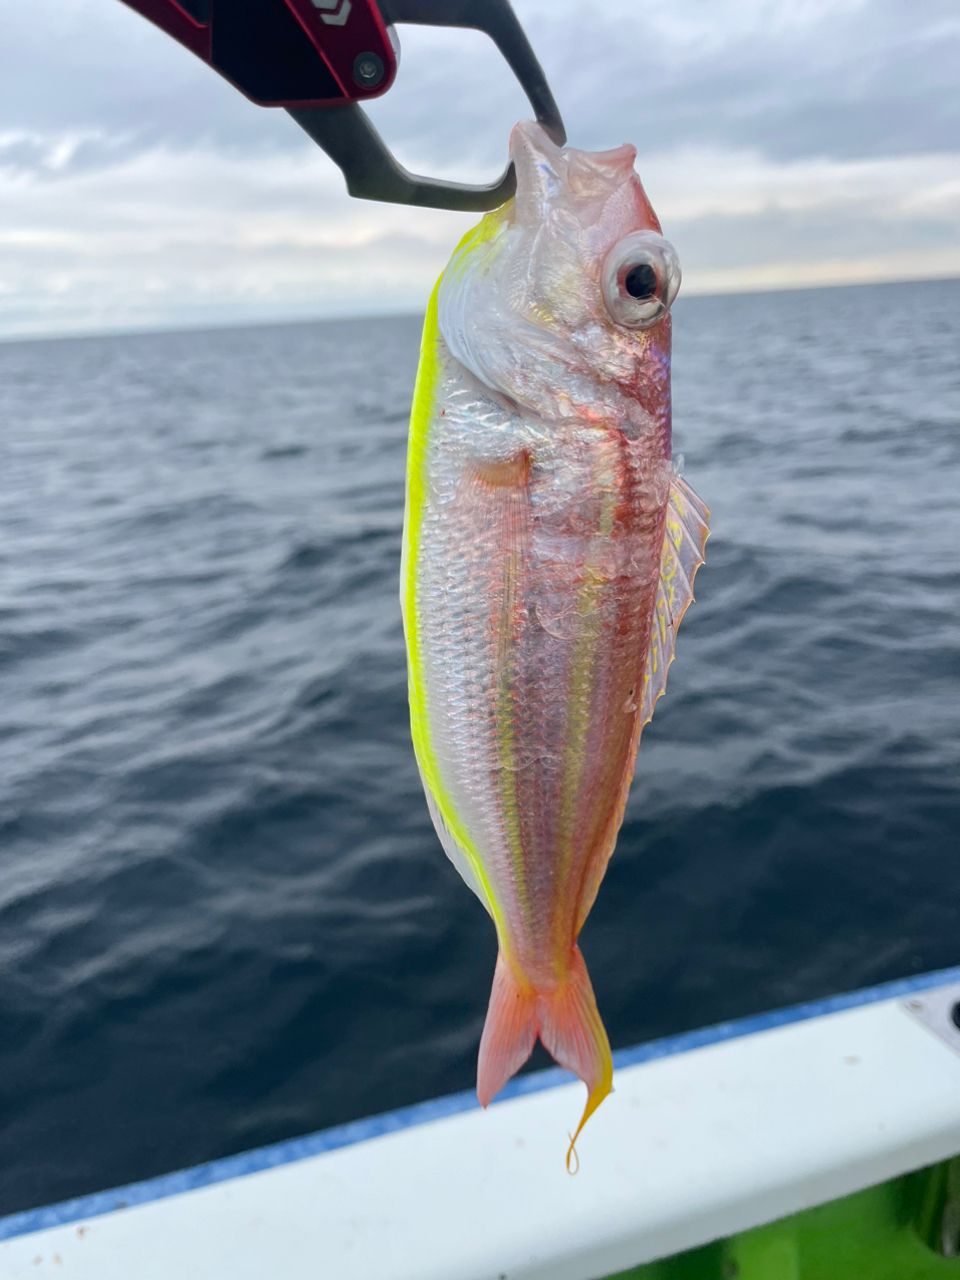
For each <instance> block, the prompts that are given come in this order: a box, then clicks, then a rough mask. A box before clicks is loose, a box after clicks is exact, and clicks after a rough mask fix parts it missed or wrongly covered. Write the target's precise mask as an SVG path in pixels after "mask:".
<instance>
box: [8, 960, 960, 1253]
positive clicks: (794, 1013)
mask: <svg viewBox="0 0 960 1280" xmlns="http://www.w3.org/2000/svg"><path fill="white" fill-rule="evenodd" d="M951 982H960V965H958V966H957V967H956V968H953V969H940V970H938V971H937V972H935V973H924V974H920V975H918V976H915V977H911V978H900V979H897V980H896V981H894V982H885V983H883V984H882V985H881V986H877V987H868V988H866V989H865V990H863V991H854V992H851V993H850V994H848V995H840V996H831V997H829V998H828V999H826V1000H812V1001H811V1002H810V1003H809V1004H799V1005H793V1006H792V1007H788V1008H786V1009H776V1010H774V1011H773V1012H771V1013H760V1014H755V1015H753V1016H752V1017H749V1018H739V1019H738V1020H736V1021H734V1022H721V1023H718V1024H717V1025H715V1026H712V1027H703V1028H700V1029H699V1030H697V1031H685V1032H682V1033H681V1034H680V1035H675V1036H666V1037H664V1038H663V1039H662V1040H651V1041H650V1043H649V1044H641V1045H636V1046H634V1048H632V1049H621V1050H619V1051H618V1052H617V1053H615V1054H614V1055H613V1061H614V1065H615V1066H616V1067H617V1068H621V1069H622V1068H623V1067H632V1066H635V1065H637V1064H638V1063H641V1062H652V1061H654V1060H655V1059H657V1058H667V1057H670V1056H671V1055H672V1054H676V1053H687V1052H689V1051H690V1050H691V1049H701V1048H703V1047H704V1046H706V1045H710V1044H720V1043H722V1042H723V1041H725V1040H735V1039H737V1038H738V1037H740V1036H746V1035H752V1034H753V1033H755V1032H757V1031H769V1030H771V1029H772V1028H774V1027H783V1026H787V1025H789V1024H790V1023H794V1022H806V1021H807V1020H808V1019H810V1018H819V1017H821V1016H822V1015H824V1014H828V1013H839V1012H841V1011H842V1010H844V1009H854V1008H857V1007H858V1006H860V1005H866V1004H876V1003H877V1002H879V1001H881V1000H894V999H897V998H899V997H902V996H906V995H909V994H911V993H912V992H915V991H927V990H929V989H930V988H932V987H940V986H946V985H947V984H948V983H951ZM570 1079H571V1077H570V1075H569V1074H568V1073H567V1072H566V1071H562V1070H561V1069H560V1068H559V1067H551V1068H549V1069H548V1070H546V1071H535V1072H531V1073H530V1074H529V1075H526V1076H518V1077H516V1078H515V1079H513V1080H511V1082H510V1083H509V1084H508V1085H507V1086H506V1087H505V1088H504V1089H503V1090H502V1091H501V1093H500V1094H499V1095H498V1097H497V1099H496V1103H494V1105H496V1104H497V1103H499V1102H503V1101H506V1099H507V1098H518V1097H525V1096H526V1095H527V1094H531V1093H540V1092H542V1091H543V1090H544V1089H552V1088H555V1087H556V1086H557V1085H559V1084H566V1083H568V1082H569V1081H570ZM478 1105H479V1104H478V1103H477V1099H476V1096H475V1094H474V1093H473V1092H472V1091H470V1092H464V1093H452V1094H448V1095H447V1096H446V1097H444V1098H431V1099H430V1100H429V1101H427V1102H418V1103H415V1104H414V1105H413V1106H411V1107H401V1108H400V1109H399V1110H397V1111H387V1112H385V1113H384V1114H383V1115H379V1116H370V1117H369V1118H367V1119H365V1120H354V1121H352V1122H351V1123H349V1124H341V1125H337V1126H336V1127H335V1128H333V1129H323V1130H321V1131H320V1132H319V1133H311V1134H307V1135H306V1136H305V1137H302V1138H290V1139H288V1140H287V1141H285V1142H275V1143H273V1144H272V1145H271V1146H268V1147H257V1148H256V1149H255V1150H253V1151H243V1152H240V1153H239V1154H238V1155H235V1156H225V1157H224V1158H223V1159H220V1160H210V1161H208V1162H207V1163H206V1164H198V1165H195V1166H194V1167H193V1168H191V1169H180V1170H178V1171H177V1172H176V1173H165V1174H161V1175H160V1176H159V1177H156V1178H147V1179H146V1180H144V1181H143V1182H132V1183H130V1184H129V1185H128V1186H125V1187H115V1188H114V1189H113V1190H111V1191H98V1192H95V1193H94V1194H93V1195H88V1196H78V1197H77V1198H76V1199H73V1200H62V1201H61V1202H60V1203H59V1204H51V1205H46V1206H44V1207H42V1208H39V1209H26V1210H24V1211H23V1212H22V1213H13V1214H10V1216H9V1217H6V1218H0V1240H9V1239H12V1238H13V1237H14V1236H22V1235H27V1234H29V1233H30V1232H32V1231H44V1230H46V1229H48V1228H50V1227H57V1226H63V1225H64V1224H66V1223H70V1222H78V1221H80V1220H81V1219H87V1218H96V1217H99V1216H100V1215H101V1214H104V1213H112V1212H113V1211H114V1210H116V1209H128V1208H132V1207H133V1206H134V1205H139V1204H149V1203H150V1202H151V1201H153V1200H163V1199H165V1198H166V1197H167V1196H176V1195H180V1194H181V1193H182V1192H184V1191H196V1190H197V1189H198V1188H199V1187H209V1186H212V1185H213V1184H215V1183H217V1182H227V1181H228V1180H229V1179H231V1178H240V1177H243V1176H244V1175H245V1174H248V1173H260V1172H261V1171H262V1170H264V1169H275V1168H277V1167H278V1166H280V1165H285V1164H293V1163H294V1162H295V1161H297V1160H306V1159H308V1158H309V1157H310V1156H316V1155H321V1154H322V1153H323V1152H326V1151H336V1150H337V1149H338V1148H340V1147H349V1146H352V1145H353V1143H355V1142H365V1141H366V1140H367V1139H368V1138H377V1137H380V1136H381V1135H382V1134H386V1133H396V1132H397V1131H398V1130H400V1129H409V1128H412V1127H413V1126H414V1125H418V1124H427V1123H429V1122H430V1121H431V1120H442V1119H444V1118H445V1117H446V1116H453V1115H457V1114H458V1113H460V1112H462V1111H471V1110H473V1109H474V1108H475V1107H477V1106H478Z"/></svg>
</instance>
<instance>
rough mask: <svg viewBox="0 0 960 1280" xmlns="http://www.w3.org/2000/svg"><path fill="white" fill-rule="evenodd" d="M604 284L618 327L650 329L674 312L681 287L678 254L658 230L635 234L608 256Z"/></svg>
mask: <svg viewBox="0 0 960 1280" xmlns="http://www.w3.org/2000/svg"><path fill="white" fill-rule="evenodd" d="M601 284H602V287H603V301H604V303H605V305H606V308H607V311H608V312H609V313H610V318H611V320H613V322H614V323H615V324H619V325H623V326H624V327H625V328H627V329H650V328H652V327H653V325H655V324H656V323H657V322H658V321H659V320H662V319H663V317H664V316H665V315H666V314H667V312H668V311H669V310H670V307H671V305H672V303H673V300H674V298H675V297H676V296H677V290H678V289H679V288H680V263H679V261H678V259H677V255H676V251H675V250H674V248H673V245H672V244H670V242H669V241H667V240H664V238H663V236H660V235H657V233H656V232H655V231H635V232H634V233H633V235H629V236H626V237H625V238H624V239H623V240H621V241H620V242H619V244H615V245H614V246H613V248H612V249H611V250H610V252H609V253H608V254H607V256H606V259H605V260H604V264H603V274H602V278H601Z"/></svg>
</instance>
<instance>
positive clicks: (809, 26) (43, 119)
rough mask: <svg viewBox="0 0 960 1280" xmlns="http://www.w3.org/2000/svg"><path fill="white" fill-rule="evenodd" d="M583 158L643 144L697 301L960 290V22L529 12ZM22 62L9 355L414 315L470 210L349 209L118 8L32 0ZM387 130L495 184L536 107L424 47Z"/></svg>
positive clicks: (286, 147) (757, 13)
mask: <svg viewBox="0 0 960 1280" xmlns="http://www.w3.org/2000/svg"><path fill="white" fill-rule="evenodd" d="M516 8H517V9H518V12H519V13H520V15H521V18H522V20H523V21H524V24H525V26H526V27H527V29H528V32H529V34H530V37H531V40H532V42H533V44H534V46H535V48H536V49H537V51H538V53H539V55H540V57H541V60H542V62H543V63H544V66H545V68H546V70H547V72H548V75H549V78H550V80H551V83H552V85H553V87H554V90H555V92H556V95H557V97H558V99H559V101H560V105H561V107H562V109H563V111H564V115H565V118H566V120H567V123H568V130H569V132H570V135H571V141H573V142H574V143H576V144H578V145H583V146H587V147H605V146H609V145H614V144H616V143H618V142H620V141H623V140H625V139H630V140H632V141H634V142H635V143H636V144H637V145H638V147H639V149H640V159H639V162H638V163H639V167H640V172H641V175H642V177H643V179H644V183H645V185H646V187H647V189H648V192H649V193H650V195H651V197H652V199H653V201H654V203H655V205H656V207H657V209H658V211H659V212H660V214H661V217H662V220H663V222H664V225H665V228H666V229H667V230H668V232H669V234H670V235H671V236H672V237H673V238H674V240H675V241H676V243H677V244H678V247H679V249H680V252H681V257H682V259H683V262H684V272H685V289H689V290H690V291H697V290H698V289H701V290H702V289H717V288H719V289H730V288H737V287H741V288H743V287H754V286H757V285H764V286H766V285H770V286H774V285H776V286H780V285H790V284H804V283H824V282H829V281H831V280H835V281H843V280H849V279H872V278H890V277H895V276H910V275H926V274H940V273H953V272H958V271H960V233H958V231H957V226H958V212H960V182H958V180H957V177H956V174H957V161H958V151H960V95H958V94H957V93H956V90H955V80H956V66H957V65H958V64H960V15H958V14H957V11H956V4H955V0H925V2H924V4H923V6H918V5H916V4H909V3H906V2H905V0H715V2H714V3H711V4H706V3H704V2H703V0H675V3H673V4H671V5H654V4H652V3H639V2H638V0H609V2H608V3H607V4H606V5H604V6H603V8H602V9H601V10H600V11H599V14H598V13H596V12H591V11H590V9H589V8H584V6H582V5H581V4H580V3H579V2H578V0H551V2H549V3H548V2H547V0H516ZM3 36H4V38H3V44H2V46H0V334H2V333H7V334H11V333H27V332H37V333H40V332H49V331H65V330H70V329H76V328H81V329H89V328H97V327H106V328H119V327H123V326H126V325H141V326H142V325H151V324H176V323H181V322H183V323H210V322H219V321H231V320H247V319H251V320H252V319H258V318H263V317H282V316H286V315H291V316H300V315H321V314H336V313H372V312H377V311H396V310H399V309H409V310H414V309H417V308H418V307H419V306H421V305H422V303H423V300H424V298H425V296H426V292H427V290H428V288H429V285H430V283H431V281H432V279H433V277H434V276H435V275H436V273H437V272H438V271H439V269H440V268H441V267H442V265H443V262H444V261H445V259H446V257H447V255H448V254H449V251H450V248H451V246H452V244H453V243H454V242H455V240H456V238H457V236H458V235H459V234H461V232H462V231H463V230H464V229H465V227H466V226H467V225H468V224H469V222H470V221H471V218H469V217H467V216H461V215H455V214H447V213H440V212H432V211H424V210H412V209H399V208H387V207H381V206H376V205H371V204H363V203H361V202H358V201H351V200H349V199H348V198H347V197H346V195H345V193H344V191H343V184H342V180H341V178H340V175H339V174H338V173H337V171H336V170H335V169H334V167H333V166H332V164H331V163H330V162H329V161H328V160H327V159H326V157H324V156H323V155H322V153H320V152H318V151H317V150H316V149H315V148H314V147H313V146H312V144H310V143H309V142H308V141H307V140H306V139H305V137H304V135H303V134H302V133H301V132H300V130H299V129H298V128H297V127H296V126H295V125H294V124H293V122H292V121H290V119H289V118H288V117H287V116H286V115H285V114H284V113H283V112H279V111H268V110H262V109H260V108H257V107H255V106H253V105H252V104H250V103H248V102H246V101H245V100H244V99H243V98H242V96H241V95H240V94H238V93H237V92H236V91H235V90H234V89H233V88H232V87H230V86H229V85H227V84H226V83H225V82H224V81H222V80H220V79H219V77H217V76H215V75H213V74H212V73H211V72H210V71H209V70H208V69H207V68H205V67H204V66H203V65H202V64H201V63H200V62H199V61H197V60H196V59H195V58H193V57H191V56H190V55H189V54H188V53H187V52H186V51H185V50H183V49H182V48H180V47H179V46H178V45H176V44H175V43H174V42H172V41H170V40H169V39H167V38H166V37H165V36H163V35H162V33H160V32H158V31H157V30H156V29H155V28H153V27H151V26H150V24H149V23H147V22H145V21H144V20H143V19H142V18H140V17H139V16H138V15H137V14H135V13H133V12H132V11H131V10H129V9H128V8H127V7H126V6H125V5H123V4H121V3H120V0H32V3H31V6H30V12H29V14H26V11H25V10H23V9H22V8H18V9H16V10H15V11H13V12H12V13H11V14H8V15H5V17H4V33H3ZM401 39H402V42H403V49H404V51H403V58H402V62H401V73H400V77H399V79H398V83H397V86H396V87H395V89H394V90H393V91H391V93H390V94H389V95H388V96H387V97H386V98H384V99H383V100H382V101H381V102H380V103H377V104H375V106H374V108H373V111H372V114H373V115H374V117H375V119H376V121H377V123H378V127H381V128H382V129H383V131H384V133H385V135H386V136H387V137H388V139H389V140H390V141H391V143H393V144H394V145H395V146H396V148H397V150H398V152H399V154H400V156H401V159H403V160H404V162H405V163H408V164H409V165H411V167H414V168H421V169H423V170H425V171H430V172H434V173H445V174H447V175H448V176H452V177H459V178H474V179H476V178H481V177H487V178H488V177H492V176H493V175H494V174H495V173H496V171H497V170H498V169H499V167H500V165H501V164H502V160H503V150H504V138H505V135H506V132H507V130H508V128H509V126H510V124H511V123H512V122H513V120H515V119H516V118H517V117H518V116H519V115H523V114H526V110H527V109H526V108H525V105H524V101H523V98H522V94H521V93H520V90H519V88H518V87H517V86H516V84H515V83H514V82H513V81H512V78H511V77H510V74H509V72H508V71H507V69H506V68H505V66H504V64H503V63H502V62H501V61H500V59H499V57H498V55H497V54H496V53H495V51H494V50H493V49H492V46H489V45H488V43H487V42H486V41H485V40H484V39H483V38H482V37H480V36H479V35H477V34H476V33H462V32H449V31H435V30H428V29H420V28H417V29H413V28H403V29H402V31H401Z"/></svg>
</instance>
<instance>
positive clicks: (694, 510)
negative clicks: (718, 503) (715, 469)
mask: <svg viewBox="0 0 960 1280" xmlns="http://www.w3.org/2000/svg"><path fill="white" fill-rule="evenodd" d="M709 533H710V510H709V508H708V507H707V506H706V505H705V504H704V503H703V502H702V501H701V500H700V498H698V497H697V495H696V494H695V493H694V491H693V490H692V489H691V488H690V486H689V485H688V484H687V482H686V481H685V480H682V479H681V478H680V476H674V477H673V479H672V480H671V482H670V497H669V499H668V501H667V522H666V526H665V528H664V533H663V551H662V553H661V557H660V581H659V583H658V584H657V597H656V601H655V602H654V606H653V620H652V626H651V628H650V652H649V654H648V655H647V667H646V670H645V672H644V674H643V689H642V692H641V697H640V724H641V727H642V726H643V725H645V724H648V723H649V722H650V720H651V719H652V718H653V711H654V708H655V707H656V705H657V699H658V698H660V697H662V696H663V693H664V691H665V689H666V687H667V672H668V671H669V669H670V664H671V662H673V659H674V657H675V655H676V645H677V631H678V629H679V627H680V623H681V621H682V619H683V615H684V614H685V613H686V611H687V609H688V608H689V606H690V602H691V601H692V600H693V580H694V578H695V577H696V574H697V570H698V569H699V568H700V566H701V565H702V564H703V549H704V546H705V545H706V541H707V537H708V536H709Z"/></svg>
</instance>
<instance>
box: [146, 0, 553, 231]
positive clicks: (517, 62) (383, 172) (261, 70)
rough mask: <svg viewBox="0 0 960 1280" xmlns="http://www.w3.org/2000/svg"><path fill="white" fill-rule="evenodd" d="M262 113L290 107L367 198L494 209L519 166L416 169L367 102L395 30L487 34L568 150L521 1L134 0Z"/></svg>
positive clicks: (386, 76)
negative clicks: (410, 26) (460, 178)
mask: <svg viewBox="0 0 960 1280" xmlns="http://www.w3.org/2000/svg"><path fill="white" fill-rule="evenodd" d="M124 3H126V4H128V5H129V6H130V7H131V8H133V9H136V10H137V11H138V12H139V13H142V14H143V15H144V17H146V18H149V19H150V20H151V21H152V22H154V23H156V24H157V26H159V27H161V28H162V29H163V30H164V31H166V32H167V33H168V34H169V35H171V36H173V37H174V39H176V40H178V41H179V42H180V43H181V44H183V45H184V46H186V48H188V49H190V50H191V51H192V52H193V53H195V54H196V55H197V56H198V57H200V58H202V59H203V61H204V62H207V63H209V65H210V66H212V67H213V68H214V70H215V71H218V72H219V73H220V74H221V75H223V76H225V77H226V79H228V80H229V81H230V82H231V83H232V84H234V85H235V86H236V88H238V89H239V90H240V91H241V92H242V93H244V94H245V95H246V96H247V97H248V98H250V99H252V101H254V102H256V103H258V104H259V105H260V106H278V107H285V108H286V110H287V111H289V112H290V114H291V115H292V116H293V118H294V120H296V122H297V124H299V125H300V127H301V128H302V129H304V130H305V131H306V132H307V133H308V134H309V135H310V137H311V138H312V139H313V140H314V142H316V143H317V145H318V146H320V147H322V148H323V150H324V151H326V153H327V154H328V155H329V156H330V158H331V159H332V160H333V161H334V162H335V163H336V164H337V165H338V166H339V168H340V169H341V170H342V171H343V175H344V177H345V178H346V182H347V190H348V191H349V192H350V194H351V195H354V196H358V197H360V198H361V199H364V200H385V201H390V202H393V203H397V204H414V205H429V206H432V207H434V208H440V209H475V210H481V209H493V208H495V207H496V206H497V205H499V204H502V203H503V202H504V200H507V199H509V197H510V196H511V195H513V192H514V189H515V186H516V179H515V175H514V172H513V167H512V166H508V168H507V169H506V170H505V171H504V173H503V175H502V176H501V177H500V178H499V180H498V181H496V182H493V183H490V184H489V185H486V186H483V185H478V186H470V185H468V184H464V183H457V182H444V181H441V180H439V179H436V178H426V177H420V176H418V175H416V174H412V173H409V172H408V171H407V170H406V169H404V168H403V166H402V165H400V164H399V163H398V162H397V160H396V159H395V158H394V156H393V155H392V153H391V152H390V150H389V148H388V147H387V145H386V143H385V142H384V141H383V139H382V138H381V137H380V135H379V134H378V133H377V131H376V129H374V127H373V125H372V124H371V122H370V120H369V119H368V117H367V115H366V114H365V113H364V111H363V109H362V107H361V105H360V104H361V103H362V102H364V101H365V100H367V99H368V98H375V97H379V96H380V95H381V94H383V93H385V92H386V91H387V90H388V89H389V88H390V86H391V85H392V84H393V82H394V79H395V78H396V74H397V60H398V55H399V42H398V40H397V36H396V32H395V30H394V24H395V23H399V22H410V23H416V24H419V25H427V26H444V27H468V28H472V29H474V30H477V31H483V32H485V33H486V34H487V35H488V36H489V37H490V38H491V39H492V40H493V42H494V44H495V45H496V46H497V48H498V49H499V50H500V52H501V53H502V54H503V56H504V58H505V59H506V61H507V63H508V64H509V66H510V68H511V70H512V71H513V73H514V75H515V76H516V77H517V79H518V80H519V82H520V84H521V86H522V88H523V90H524V92H525V93H526V95H527V98H528V99H529V101H530V105H531V106H532V107H533V110H534V112H535V114H536V117H537V119H538V120H539V121H540V123H541V124H542V125H543V126H544V128H545V129H546V130H547V132H548V133H549V134H550V136H551V137H552V138H553V139H554V141H555V142H557V143H558V145H562V144H563V143H564V142H565V140H566V134H565V132H564V128H563V122H562V121H561V119H560V113H559V111H558V109H557V104H556V102H555V101H554V99H553V95H552V94H551V92H550V89H549V87H548V85H547V82H546V78H545V77H544V74H543V71H542V69H541V67H540V64H539V62H538V61H537V59H536V56H535V54H534V52H533V50H532V49H531V47H530V44H529V42H528V40H527V38H526V36H525V35H524V32H523V28H522V27H521V26H520V23H519V22H518V20H517V17H516V14H515V13H514V12H513V9H512V8H511V6H510V3H509V0H124Z"/></svg>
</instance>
